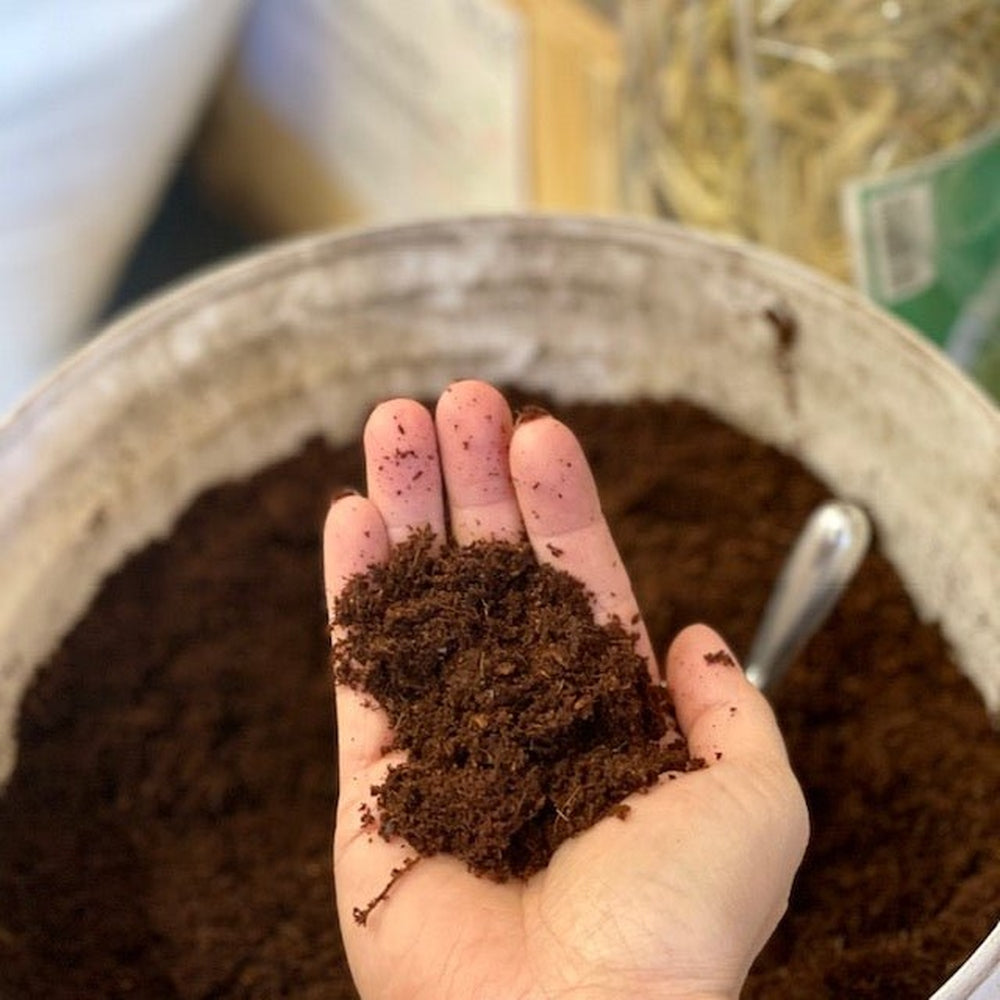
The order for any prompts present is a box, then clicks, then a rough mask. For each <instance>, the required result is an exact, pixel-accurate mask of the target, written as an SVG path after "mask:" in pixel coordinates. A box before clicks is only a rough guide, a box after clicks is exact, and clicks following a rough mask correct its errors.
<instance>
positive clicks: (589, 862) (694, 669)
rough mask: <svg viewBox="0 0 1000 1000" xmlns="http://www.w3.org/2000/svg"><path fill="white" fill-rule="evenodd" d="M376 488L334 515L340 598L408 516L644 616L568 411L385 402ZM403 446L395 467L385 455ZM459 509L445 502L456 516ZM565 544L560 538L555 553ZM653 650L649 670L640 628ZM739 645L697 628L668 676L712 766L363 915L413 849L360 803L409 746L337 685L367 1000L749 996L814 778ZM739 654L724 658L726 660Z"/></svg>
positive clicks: (476, 386)
mask: <svg viewBox="0 0 1000 1000" xmlns="http://www.w3.org/2000/svg"><path fill="white" fill-rule="evenodd" d="M364 445H365V459H366V475H367V480H368V486H369V496H368V498H364V497H361V496H356V495H349V496H346V497H343V498H341V499H339V500H338V501H336V502H335V503H334V504H333V506H332V507H331V509H330V513H329V515H328V518H327V523H326V529H325V537H324V561H325V575H326V588H327V596H328V601H329V602H330V604H331V607H332V602H333V600H334V598H335V596H336V595H337V594H338V593H339V592H340V590H341V589H342V587H343V586H344V583H345V582H346V580H347V579H349V578H350V577H351V576H353V575H355V574H356V573H360V572H363V571H364V570H366V569H367V568H368V567H369V566H370V565H372V564H373V563H377V562H382V561H384V560H385V559H386V558H387V557H388V554H389V551H390V547H391V546H393V545H395V544H398V543H400V542H402V541H404V540H405V539H406V538H408V537H409V535H410V533H411V532H412V530H413V529H415V528H417V527H421V526H424V525H428V526H430V528H431V530H432V531H434V532H435V533H436V534H437V535H438V536H439V537H442V538H443V537H444V534H445V524H446V516H447V523H448V524H449V526H450V529H451V534H452V537H453V538H454V540H455V541H456V542H457V543H458V544H468V543H469V542H471V541H474V540H476V539H479V538H496V539H500V540H507V541H517V540H520V539H523V538H524V536H525V533H526V534H527V537H528V540H529V541H530V543H531V545H532V548H533V550H534V552H535V554H536V556H537V558H538V559H539V560H540V561H549V562H552V561H553V559H554V557H553V554H552V551H551V550H550V548H549V545H552V546H553V547H554V548H556V551H558V552H559V553H560V557H559V559H558V562H557V566H558V568H560V569H563V570H566V571H568V572H570V573H572V574H573V575H574V576H576V577H578V578H579V579H580V580H581V581H582V582H583V583H584V584H585V586H586V587H587V589H588V590H589V591H591V592H592V594H593V595H594V611H595V614H596V615H597V617H598V619H599V620H607V619H609V618H611V617H617V618H618V619H619V620H620V621H622V622H631V621H632V620H633V618H634V616H636V615H637V614H638V608H637V606H636V603H635V598H634V597H633V596H632V590H631V585H630V584H629V582H628V579H627V575H626V573H625V570H624V567H623V566H622V564H621V560H620V558H619V557H618V553H617V550H616V548H615V545H614V542H613V540H612V538H611V536H610V533H609V531H608V528H607V525H606V523H605V520H604V517H603V515H602V513H601V509H600V503H599V499H598V496H597V492H596V488H595V486H594V482H593V478H592V476H591V473H590V470H589V467H588V465H587V463H586V460H585V458H584V456H583V454H582V451H581V450H580V446H579V444H578V442H577V441H576V439H575V437H574V436H573V434H572V433H571V432H570V431H569V429H568V428H566V427H565V426H564V425H563V424H561V423H559V422H558V421H557V420H555V419H554V418H552V417H548V416H544V417H541V418H539V419H534V420H530V421H527V422H524V423H522V424H519V425H518V426H517V428H516V429H515V428H514V427H513V421H512V417H511V413H510V410H509V408H508V406H507V404H506V402H505V400H504V399H503V397H502V396H501V395H500V394H499V393H498V392H497V391H496V390H495V389H493V388H491V387H490V386H488V385H485V384H484V383H481V382H459V383H455V384H454V385H452V386H450V387H449V388H448V389H447V390H446V391H445V392H444V394H443V395H442V396H441V399H440V400H439V402H438V405H437V408H436V411H435V415H434V417H432V416H431V415H430V414H429V413H428V412H427V411H426V410H425V409H424V408H423V407H422V406H420V405H419V404H417V403H416V402H414V401H412V400H393V401H391V402H388V403H384V404H382V405H381V406H379V407H377V408H376V409H375V411H374V412H373V413H372V415H371V417H370V418H369V421H368V423H367V426H366V428H365V433H364ZM385 454H393V455H396V456H397V460H396V461H394V462H391V463H388V462H383V461H380V456H382V455H385ZM446 506H447V515H446ZM556 543H558V545H556ZM637 627H638V631H639V640H638V650H639V652H640V653H642V654H643V655H644V656H645V657H646V658H647V661H648V662H649V664H650V669H651V671H653V674H654V676H655V674H656V671H655V665H654V662H653V658H652V650H651V647H650V642H649V638H648V635H647V634H646V630H645V627H644V626H643V625H642V622H641V621H640V622H639V624H638V626H637ZM720 650H725V646H724V643H723V641H722V640H721V639H720V638H719V636H718V635H717V634H716V633H714V632H713V631H712V630H710V629H708V628H706V627H705V626H700V625H698V626H692V627H690V628H688V629H685V630H684V631H683V632H681V633H680V635H678V636H677V637H676V639H675V640H674V642H673V643H672V644H671V647H670V650H669V651H668V654H667V659H666V682H667V687H668V689H669V691H670V694H671V696H672V697H673V700H674V703H675V707H676V711H677V717H678V722H679V725H680V727H681V730H682V732H683V733H684V735H685V736H686V737H687V740H688V743H689V746H690V749H691V753H692V754H693V755H695V756H700V757H703V758H704V759H705V761H706V763H707V766H706V767H705V768H703V769H701V770H697V771H692V772H690V773H685V774H680V775H675V776H674V778H673V780H666V779H665V778H661V780H660V781H659V783H658V784H656V785H655V786H654V787H653V788H651V789H650V790H649V791H648V792H645V793H643V794H637V795H633V796H630V797H629V799H628V800H627V802H628V804H629V805H630V807H631V809H630V812H629V814H628V817H627V819H626V820H625V821H621V820H619V819H615V818H607V819H603V820H601V821H599V822H598V823H596V824H595V825H594V826H593V827H591V828H590V829H589V830H586V831H584V832H583V833H581V834H579V835H578V836H576V837H574V838H571V839H570V840H568V841H566V842H564V843H563V844H562V845H561V846H560V847H559V848H558V849H557V850H556V852H555V853H554V854H553V856H552V859H551V861H550V863H549V865H548V867H547V868H545V869H544V870H543V871H540V872H538V873H537V874H536V875H534V876H532V877H531V878H529V879H528V880H526V881H523V882H521V881H509V882H505V883H496V882H492V881H490V880H488V879H484V878H477V877H475V876H473V875H471V874H469V872H468V871H467V870H466V867H465V865H464V864H463V863H462V862H461V861H459V860H457V859H456V858H453V857H448V856H443V855H436V856H433V857H430V858H423V859H421V861H420V863H419V864H417V865H414V866H413V867H412V868H411V869H409V870H408V871H407V872H406V874H405V876H404V877H403V878H401V879H400V880H399V881H398V882H397V883H396V884H395V885H394V886H393V889H392V893H391V896H390V897H389V898H388V900H387V901H386V902H385V903H383V905H382V906H380V907H379V908H378V910H376V911H375V912H374V913H372V915H371V917H370V919H369V920H368V923H367V925H366V926H364V927H360V926H358V925H357V924H356V923H355V921H354V919H353V918H352V910H353V907H354V906H356V905H358V904H359V903H363V902H365V901H367V900H370V899H372V898H373V897H374V896H376V895H377V894H378V893H379V892H380V890H381V889H382V888H383V887H384V886H385V884H386V881H387V878H388V875H389V873H390V872H391V870H392V869H393V868H394V867H398V866H399V864H400V862H401V860H402V857H403V853H402V852H401V850H400V843H399V841H398V840H395V839H394V840H393V841H390V842H386V841H384V840H382V839H381V838H379V837H370V836H369V835H368V834H367V833H366V831H364V830H363V829H362V828H361V825H360V823H359V814H360V812H361V810H362V808H363V807H367V808H369V809H372V810H373V811H375V809H376V807H375V804H374V802H373V800H372V795H371V788H372V786H373V785H378V784H380V783H381V782H382V780H383V779H384V777H385V773H386V770H387V768H388V766H389V764H390V763H391V761H392V760H393V759H397V758H396V756H395V755H393V754H392V753H391V752H390V753H389V754H386V752H385V748H386V747H387V746H388V745H389V744H390V743H391V734H390V732H389V729H388V722H387V720H386V718H385V715H384V713H383V712H381V711H380V710H379V709H377V708H375V707H372V706H371V705H370V704H368V703H367V702H366V700H365V697H364V696H363V695H361V694H359V693H358V692H356V691H354V690H352V689H350V688H348V687H345V686H344V685H338V686H337V690H336V707H337V720H338V728H339V772H340V773H339V783H340V797H339V801H338V806H337V823H336V831H335V836H334V848H333V858H334V873H335V880H336V889H337V899H338V908H339V912H340V923H341V930H342V934H343V938H344V944H345V948H346V951H347V956H348V960H349V963H350V966H351V970H352V973H353V975H354V978H355V982H356V984H357V986H358V989H359V991H360V993H361V995H362V996H363V997H365V998H379V1000H382V998H386V1000H391V998H396V997H399V998H406V1000H419V998H423V997H426V998H433V1000H446V998H449V997H454V998H462V1000H468V998H470V997H475V998H484V1000H485V998H493V997H495V998H503V1000H508V998H519V997H524V998H528V997H532V998H534V997H550V996H558V997H567V998H568V997H580V998H588V1000H589V998H593V1000H597V998H604V997H630V998H642V997H662V998H702V1000H708V998H735V997H737V996H738V994H739V991H740V989H741V986H742V984H743V981H744V979H745V977H746V974H747V971H748V969H749V967H750V964H751V962H752V961H753V959H754V957H755V956H756V955H757V953H758V952H759V951H760V949H761V948H762V947H763V945H764V943H765V941H766V940H767V939H768V937H769V936H770V935H771V933H772V931H773V930H774V928H775V926H776V924H777V922H778V920H779V919H780V917H781V915H782V914H783V912H784V910H785V907H786V905H787V899H788V892H789V889H790V886H791V881H792V878H793V875H794V873H795V871H796V869H797V867H798V865H799V862H800V861H801V858H802V854H803V851H804V849H805V843H806V839H807V836H808V818H807V815H806V808H805V804H804V800H803V798H802V793H801V790H800V789H799V786H798V783H797V782H796V780H795V778H794V776H793V775H792V772H791V770H790V768H789V765H788V761H787V757H786V754H785V750H784V745H783V742H782V739H781V736H780V733H779V732H778V729H777V726H776V723H775V720H774V717H773V714H772V712H771V709H770V707H769V705H768V703H767V701H766V699H765V698H764V697H763V696H762V695H761V694H760V693H759V692H758V691H757V690H756V689H755V688H754V687H753V686H752V685H751V684H750V683H749V682H748V681H747V680H746V679H745V678H744V676H743V674H742V671H741V670H740V669H739V668H738V666H736V665H735V660H732V659H730V657H731V654H728V651H726V652H727V654H728V655H727V656H722V657H719V656H715V655H713V654H716V653H718V652H719V651H720ZM727 660H728V662H727Z"/></svg>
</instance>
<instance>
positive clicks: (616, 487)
mask: <svg viewBox="0 0 1000 1000" xmlns="http://www.w3.org/2000/svg"><path fill="white" fill-rule="evenodd" d="M548 408H549V409H551V410H553V411H555V412H558V413H559V415H560V416H562V417H563V419H565V420H567V421H568V422H569V423H570V425H571V426H572V427H573V428H574V429H575V430H576V431H577V432H578V433H579V434H580V436H581V438H582V440H583V441H584V444H585V447H586V450H587V452H588V454H589V456H590V458H591V460H592V462H593V464H594V467H595V473H596V476H597V479H598V483H599V486H600V488H601V492H602V497H603V500H604V504H605V509H606V512H607V514H608V517H609V520H610V521H611V523H612V527H613V530H614V532H615V536H616V539H617V541H618V543H619V548H620V550H621V552H622V555H623V558H624V559H625V561H626V563H627V565H628V567H629V569H630V572H631V574H632V579H633V583H634V586H635V590H636V594H637V597H638V599H639V603H640V606H641V607H642V608H643V610H644V613H645V615H646V620H647V624H648V625H649V626H650V631H651V634H652V637H653V641H654V644H655V645H656V647H657V648H662V647H663V646H664V644H665V643H666V642H667V640H668V639H669V638H670V637H671V636H672V635H673V634H674V633H675V632H676V631H677V629H678V628H680V627H681V626H683V625H685V624H687V623H689V622H692V621H695V620H705V621H709V622H711V623H713V624H715V625H717V626H718V627H720V628H721V629H722V631H723V632H724V633H725V634H726V637H727V639H728V640H729V642H730V644H731V646H732V647H733V648H734V649H736V650H743V649H746V647H747V645H748V643H749V641H750V638H751V636H752V634H753V629H754V625H755V623H756V621H757V619H758V616H759V614H760V612H761V609H762V607H763V604H764V602H765V600H766V597H767V593H768V590H769V587H770V585H771V581H772V580H773V578H774V576H775V574H776V573H777V571H778V568H779V566H780V564H781V561H782V558H783V556H784V554H785V552H786V551H787V548H788V546H789V544H790V543H791V541H792V539H793V538H794V536H795V533H796V532H797V530H798V529H799V527H800V525H801V524H802V522H803V521H804V520H805V518H806V517H807V515H808V513H809V512H810V511H811V509H812V508H813V506H814V505H815V504H816V503H818V502H819V501H820V500H821V499H823V498H824V497H825V496H826V495H827V491H826V489H825V488H824V487H823V486H822V485H821V484H820V483H818V482H817V481H816V480H815V479H814V478H813V477H812V476H810V475H809V474H807V473H806V472H805V470H803V469H802V467H801V466H800V465H798V464H797V463H796V462H794V461H793V460H791V459H790V458H788V457H786V456H783V455H780V454H778V453H777V452H775V451H773V450H771V449H769V448H766V447H764V446H762V445H760V444H757V443H755V442H753V441H751V440H749V439H748V438H746V437H744V436H743V435H740V434H737V433H736V432H735V431H733V430H732V429H731V428H729V427H727V426H725V425H723V424H720V423H719V422H717V421H715V420H714V419H711V418H709V417H707V416H706V415H705V414H703V413H701V412H700V411H698V410H696V409H694V408H692V407H690V406H687V405H684V404H680V403H672V404H669V405H662V406H661V405H653V404H630V405H628V406H621V407H600V406H579V407H572V408H561V409H560V408H558V407H555V406H552V405H551V404H549V405H548ZM347 484H353V485H360V484H361V465H360V450H359V448H358V447H357V446H356V445H354V446H352V447H350V448H346V449H343V450H339V451H332V450H330V449H329V448H327V447H326V446H324V445H322V444H319V443H315V442H314V443H312V444H310V445H309V446H308V447H307V448H306V449H305V450H304V451H303V452H302V453H301V454H300V455H298V456H297V457H295V458H293V459H291V460H289V461H287V462H284V463H281V464H279V465H276V466H274V467H272V468H270V469H268V470H265V471H263V472H262V473H260V474H259V475H257V476H256V477H254V478H253V479H252V480H250V481H248V482H245V483H239V484H232V485H226V486H222V487H219V488H217V489H214V490H212V491H211V492H209V493H207V494H205V495H204V496H203V497H201V498H200V499H199V500H198V501H197V502H196V503H195V504H194V505H193V506H192V507H191V508H190V509H189V510H188V512H187V513H186V514H184V516H183V517H182V518H181V519H180V521H179V522H178V524H177V525H176V527H175V529H174V531H173V532H172V534H171V535H170V537H169V538H167V539H165V540H162V541H159V542H155V543H153V544H151V545H149V546H148V547H147V548H145V549H144V550H143V551H142V552H140V553H138V554H136V555H135V556H133V557H132V558H130V559H129V560H128V561H127V562H126V563H125V564H124V565H123V566H122V567H121V569H120V570H119V571H118V572H117V573H116V574H115V575H113V576H112V577H111V578H109V579H108V580H107V582H106V583H105V585H104V586H103V588H102V589H101V591H100V593H99V595H98V596H97V598H96V599H95V600H94V602H93V604H92V606H91V608H90V610H89V611H88V613H87V614H86V616H85V617H84V619H83V620H82V621H81V622H80V623H79V624H78V625H77V626H76V627H75V628H74V629H73V630H72V632H71V633H70V634H69V635H68V636H67V637H66V638H65V640H64V641H63V643H62V644H61V646H60V648H59V649H58V650H57V651H56V653H55V654H54V655H53V656H52V657H51V660H50V662H49V663H48V664H47V665H46V666H45V667H44V669H43V670H42V671H41V672H40V673H39V675H38V678H37V680H36V682H35V683H34V685H33V686H32V688H31V689H30V691H29V692H28V694H27V696H26V700H25V703H24V707H23V713H22V717H21V721H20V741H21V747H22V752H21V755H20V757H19V760H18V765H17V769H16V772H15V774H14V775H13V777H12V779H11V782H10V784H9V786H8V788H7V789H6V792H5V794H4V796H3V797H2V798H0V901H2V903H0V996H3V997H8V996H9V997H12V998H13V997H17V998H34V997H38V998H42V997H44V998H46V1000H62V998H70V997H72V998H74V1000H76V998H80V997H126V996H128V997H140V996H141V997H150V998H158V997H163V998H204V1000H208V998H227V997H246V998H257V997H261V998H263V997H281V996H288V997H299V998H310V997H316V998H319V997H324V998H330V997H333V998H336V997H345V998H346V997H353V996H354V995H355V994H354V990H353V987H352V986H351V984H350V979H349V976H348V973H347V970H346V966H345V963H344V959H343V953H342V949H341V945H340V940H339V935H338V931H337V927H336V919H335V916H334V910H333V900H332V890H331V883H330V877H329V848H330V833H331V824H332V815H333V807H334V800H335V794H336V786H335V769H334V754H333V746H334V741H335V730H334V723H333V719H332V712H331V708H330V678H329V642H328V637H327V634H326V615H325V609H324V601H323V590H322V584H321V576H320V557H319V544H318V540H319V530H320V525H321V522H322V518H323V515H324V513H325V509H326V505H327V502H328V500H329V497H330V496H331V495H332V493H333V492H334V491H335V490H336V489H337V488H339V487H342V486H344V485H347ZM95 530H101V529H100V526H95ZM775 704H776V708H777V711H778V713H779V717H780V721H781V724H782V727H783V730H784V732H785V735H786V739H787V741H788V744H789V748H790V752H791V756H792V759H793V763H794V765H795V768H796V770H797V772H798V774H799V776H800V778H801V779H802V782H803V785H804V787H805V790H806V795H807V798H808V800H809V804H810V810H811V815H812V824H813V836H812V841H811V844H810V847H809V851H808V853H807V856H806V861H805V864H804V866H803V869H802V871H801V873H800V876H799V878H798V880H797V883H796V887H795V890H794V894H793V898H792V902H791V910H790V912H789V914H788V916H787V918H786V919H785V921H784V922H783V923H782V925H781V927H780V928H779V930H778V932H777V934H776V935H775V937H774V939H773V940H772V941H771V943H770V944H769V945H768V947H767V949H766V950H765V952H764V954H763V955H762V956H761V957H760V959H759V960H758V962H757V964H756V966H755V968H754V970H753V971H752V973H751V977H750V980H749V982H748V985H747V988H746V991H745V994H744V995H745V997H746V998H753V1000H764V998H768V1000H770V998H782V1000H787V998H790V997H805V996H808V997H811V998H816V1000H822V998H831V1000H832V998H840V997H844V996H851V997H886V998H894V1000H895V998H902V1000H905V998H911V997H912V998H926V997H927V996H929V995H930V994H931V993H932V992H933V991H934V989H935V988H936V987H937V986H938V985H940V983H941V982H942V981H943V980H944V978H945V977H946V976H947V975H948V974H949V973H950V972H951V971H953V970H954V969H955V967H956V966H957V965H958V964H960V963H961V962H962V961H963V959H964V958H965V957H966V955H967V953H968V952H969V951H970V950H971V948H972V947H973V946H974V945H975V944H976V943H978V941H980V940H981V939H982V938H983V937H984V936H985V934H986V933H987V932H988V931H989V930H990V929H991V927H992V925H993V923H994V922H995V920H996V918H997V915H998V912H997V900H998V899H1000V796H997V794H996V790H997V788H998V787H1000V752H998V750H1000V740H998V738H997V735H996V733H995V732H994V731H993V729H992V728H991V726H990V722H989V720H988V718H987V717H986V714H985V712H984V711H983V708H982V704H981V702H980V700H979V699H978V697H977V695H976V693H975V691H974V690H973V689H972V687H971V686H970V685H969V684H968V682H967V681H965V680H964V679H963V677H962V676H961V675H960V674H959V672H958V671H957V670H956V669H955V667H954V665H953V664H952V662H951V660H950V658H949V654H948V650H947V648H946V646H945V644H944V643H943V641H942V639H941V637H940V635H939V634H938V631H937V630H936V628H934V627H933V626H932V625H925V624H922V623H921V622H920V621H919V620H918V618H917V616H916V615H915V613H914V610H913V608H912V606H911V603H910V601H909V600H908V598H907V596H906V593H905V591H904V589H903V587H902V585H901V583H900V581H899V579H898V577H897V576H896V574H895V572H894V571H893V569H892V567H891V566H890V565H889V563H888V562H887V561H886V560H885V559H884V558H883V557H882V556H881V555H880V554H879V552H878V551H874V552H873V553H872V554H871V555H870V556H869V557H868V558H867V559H866V561H865V563H864V565H863V567H862V569H861V572H860V574H859V576H858V578H857V579H856V580H855V582H854V583H853V584H852V586H851V588H850V589H849V591H848V592H847V594H846V595H845V596H844V599H843V601H842V602H841V604H840V606H839V608H838V609H837V611H836V612H835V614H834V616H833V618H832V619H831V621H830V622H829V624H828V625H827V627H826V628H825V629H824V631H823V632H822V633H821V634H820V635H819V636H817V637H816V639H815V640H814V641H813V642H812V643H811V645H810V646H809V648H808V649H807V650H806V651H805V653H804V654H803V656H802V659H801V661H800V663H799V664H797V665H796V666H795V667H793V670H792V672H791V673H790V674H789V675H788V677H787V678H786V680H785V682H784V683H783V685H782V687H781V689H780V691H779V692H778V693H777V695H776V697H775ZM626 821H627V820H626Z"/></svg>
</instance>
